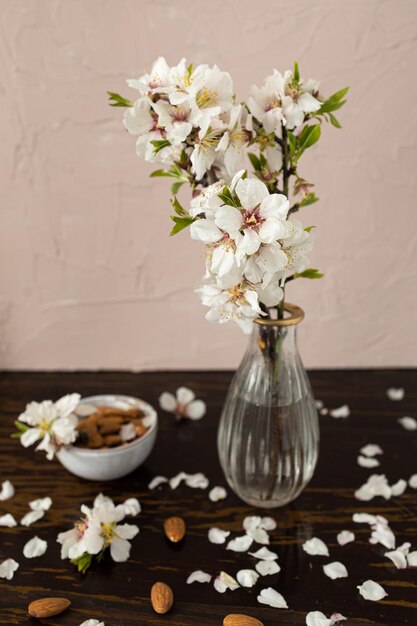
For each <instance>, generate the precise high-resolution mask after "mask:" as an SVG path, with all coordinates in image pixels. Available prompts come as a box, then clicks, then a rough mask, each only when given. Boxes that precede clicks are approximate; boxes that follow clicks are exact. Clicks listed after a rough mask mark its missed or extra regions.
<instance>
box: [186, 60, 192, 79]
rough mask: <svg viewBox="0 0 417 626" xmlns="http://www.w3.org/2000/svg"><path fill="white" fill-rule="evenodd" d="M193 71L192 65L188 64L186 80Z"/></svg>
mask: <svg viewBox="0 0 417 626" xmlns="http://www.w3.org/2000/svg"><path fill="white" fill-rule="evenodd" d="M193 69H194V65H193V64H192V63H190V65H189V66H188V67H187V75H188V78H190V76H191V74H192V73H193Z"/></svg>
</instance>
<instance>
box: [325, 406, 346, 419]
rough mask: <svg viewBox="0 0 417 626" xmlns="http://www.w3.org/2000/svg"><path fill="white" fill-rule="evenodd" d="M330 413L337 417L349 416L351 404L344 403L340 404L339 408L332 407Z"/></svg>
mask: <svg viewBox="0 0 417 626" xmlns="http://www.w3.org/2000/svg"><path fill="white" fill-rule="evenodd" d="M330 415H331V416H332V417H335V418H345V417H349V415H350V409H349V406H348V405H347V404H343V405H342V406H339V407H338V408H337V409H332V410H331V411H330Z"/></svg>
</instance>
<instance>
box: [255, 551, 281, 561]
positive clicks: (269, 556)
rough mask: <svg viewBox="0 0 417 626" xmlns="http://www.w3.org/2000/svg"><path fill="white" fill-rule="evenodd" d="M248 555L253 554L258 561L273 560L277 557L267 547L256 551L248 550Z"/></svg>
mask: <svg viewBox="0 0 417 626" xmlns="http://www.w3.org/2000/svg"><path fill="white" fill-rule="evenodd" d="M249 554H250V556H254V557H255V559H259V560H260V561H275V559H277V558H278V554H276V552H272V550H269V549H268V548H259V550H257V551H256V552H249Z"/></svg>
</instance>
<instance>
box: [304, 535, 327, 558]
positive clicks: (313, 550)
mask: <svg viewBox="0 0 417 626" xmlns="http://www.w3.org/2000/svg"><path fill="white" fill-rule="evenodd" d="M303 550H304V552H307V554H310V555H311V556H316V555H319V556H329V549H328V547H327V546H326V544H325V543H324V541H322V540H321V539H319V538H318V537H312V538H311V539H308V540H307V541H306V542H305V543H303Z"/></svg>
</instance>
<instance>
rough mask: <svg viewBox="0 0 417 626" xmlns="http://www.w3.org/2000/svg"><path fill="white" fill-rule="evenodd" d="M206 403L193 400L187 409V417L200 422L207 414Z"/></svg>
mask: <svg viewBox="0 0 417 626" xmlns="http://www.w3.org/2000/svg"><path fill="white" fill-rule="evenodd" d="M206 408H207V407H206V403H205V402H203V400H193V401H192V402H190V404H188V405H187V408H186V409H185V416H186V417H188V418H189V419H191V420H199V419H201V418H202V417H204V415H205V414H206Z"/></svg>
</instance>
